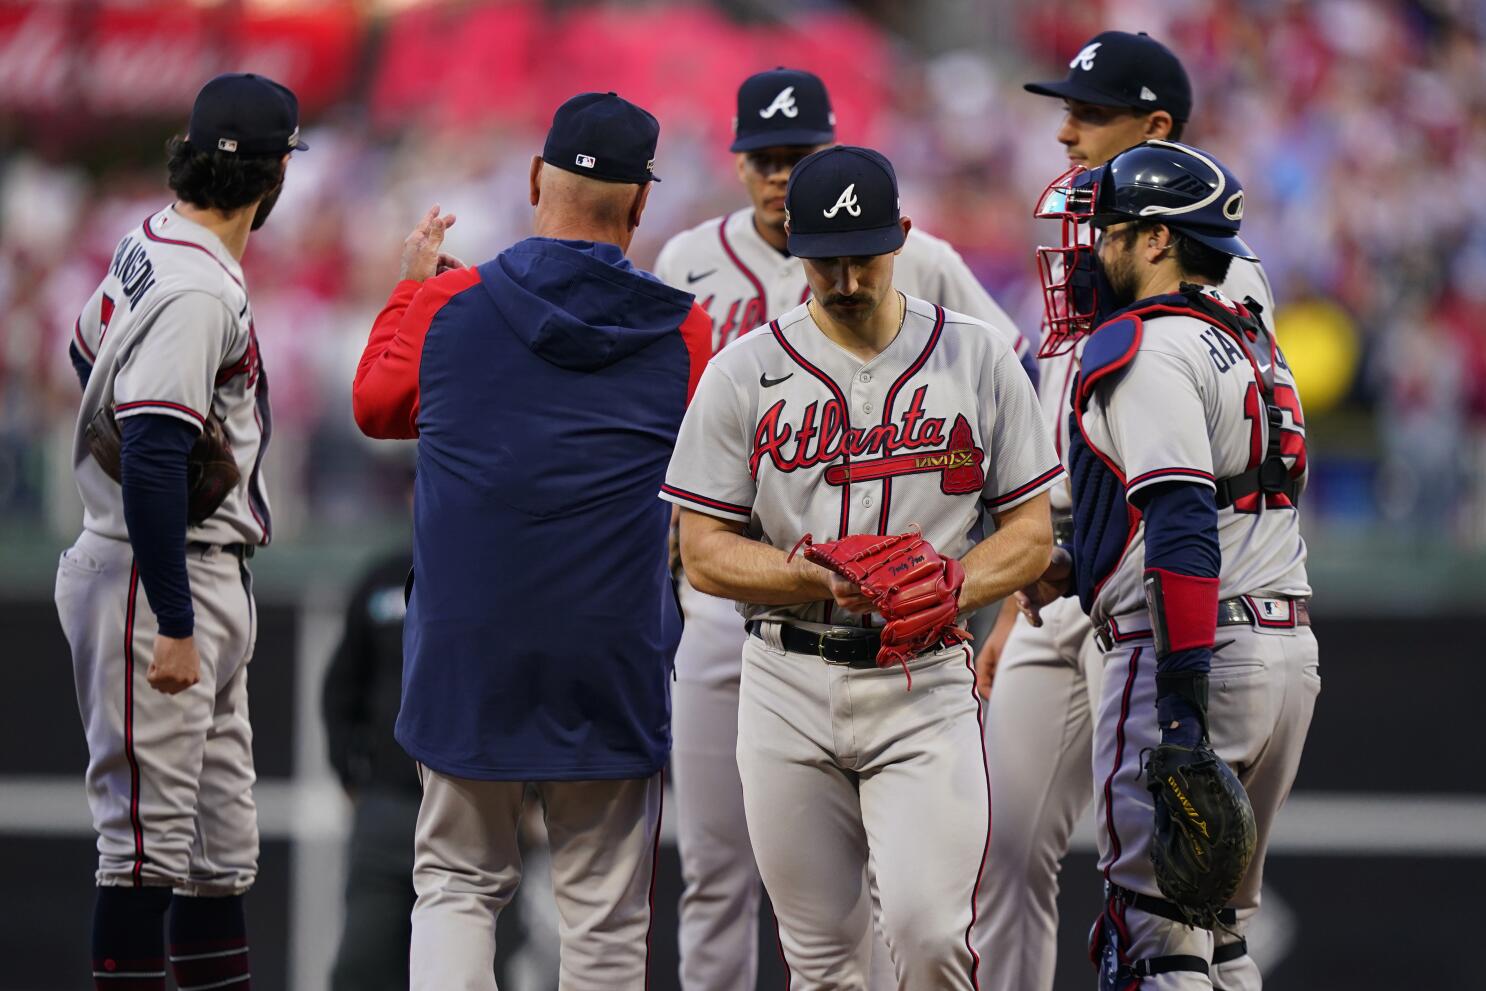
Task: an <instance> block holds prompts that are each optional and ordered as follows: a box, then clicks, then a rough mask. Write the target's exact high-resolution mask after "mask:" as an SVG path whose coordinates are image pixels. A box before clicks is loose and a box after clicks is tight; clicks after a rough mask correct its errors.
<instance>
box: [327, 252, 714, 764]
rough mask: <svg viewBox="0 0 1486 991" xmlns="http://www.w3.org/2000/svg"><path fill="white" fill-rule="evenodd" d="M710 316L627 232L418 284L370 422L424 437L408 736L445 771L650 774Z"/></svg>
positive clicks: (366, 392) (660, 731)
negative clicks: (687, 448)
mask: <svg viewBox="0 0 1486 991" xmlns="http://www.w3.org/2000/svg"><path fill="white" fill-rule="evenodd" d="M710 337H711V322H710V320H708V318H707V316H706V314H705V313H704V312H703V311H702V310H701V309H700V308H699V307H697V306H696V305H695V302H694V299H693V297H692V296H690V295H689V294H687V293H684V292H681V291H679V290H676V289H672V288H670V287H669V286H666V285H664V284H663V283H661V282H659V281H658V280H656V279H655V278H654V277H652V276H650V275H649V274H647V273H644V272H641V271H639V270H638V269H635V268H634V267H633V266H631V265H630V263H629V262H628V261H627V260H625V258H624V256H623V254H622V252H621V251H620V249H619V248H618V247H617V246H615V245H612V244H602V243H598V244H596V243H592V242H587V241H559V240H552V239H549V238H528V239H526V240H525V241H521V242H519V243H518V244H516V245H514V246H513V247H511V248H509V249H507V250H506V251H504V252H502V253H501V254H500V255H498V256H497V257H496V258H494V259H492V260H491V261H489V262H487V263H485V264H484V265H481V266H479V267H478V268H469V269H459V270H454V271H449V272H445V273H443V274H442V275H439V276H437V277H435V278H433V279H430V280H428V281H427V282H424V283H417V282H411V281H406V282H403V283H400V284H399V285H398V287H397V288H396V289H395V290H394V292H393V294H392V298H391V299H390V300H389V302H388V305H387V307H386V308H385V309H384V310H383V311H382V313H381V314H380V315H379V316H378V318H377V322H376V325H375V326H374V327H373V330H372V335H371V339H370V341H369V342H368V344H367V349H366V352H365V354H364V355H363V356H362V360H361V367H360V368H359V369H358V371H357V375H356V386H355V391H354V396H355V406H356V419H357V422H358V423H359V424H360V425H361V427H362V430H363V431H364V432H366V433H367V434H368V435H370V436H374V437H412V436H416V437H417V438H418V475H417V482H416V485H415V492H414V508H413V517H414V541H413V580H412V584H411V592H410V598H409V601H408V614H407V620H406V623H405V628H404V639H403V652H404V665H403V691H402V706H401V709H400V711H399V713H398V718H397V739H398V742H399V743H401V744H402V746H403V749H405V750H406V751H407V752H408V753H409V754H410V755H411V756H412V757H414V758H415V759H416V760H418V761H420V762H422V763H424V764H426V765H428V766H429V767H430V768H432V769H433V770H435V771H438V772H439V773H441V774H447V775H451V776H455V777H463V778H478V779H487V780H526V781H542V780H588V779H605V778H642V777H648V776H650V775H652V774H654V773H656V772H657V771H659V770H660V768H661V767H662V766H663V765H664V763H665V761H666V758H667V755H668V754H669V751H670V686H669V679H670V674H671V667H672V661H673V659H674V655H675V651H676V644H677V641H678V640H679V639H680V635H681V620H680V614H679V610H678V608H677V605H676V599H675V593H674V590H673V587H672V584H671V576H670V572H669V567H668V560H667V550H666V533H667V526H668V523H669V518H670V516H669V514H670V508H669V507H668V506H667V505H666V504H665V503H663V502H661V501H660V500H659V499H657V498H656V495H655V493H656V491H657V490H658V489H659V487H660V484H661V483H662V482H663V481H664V479H665V472H666V465H667V463H668V461H669V459H670V456H671V450H672V447H673V446H674V444H675V440H676V433H677V431H678V430H679V429H680V427H681V418H682V415H683V414H684V412H685V410H686V404H687V402H688V401H689V399H690V396H691V392H692V390H693V389H694V388H695V386H696V381H697V379H698V378H700V375H701V370H702V368H703V366H704V365H705V363H706V360H707V358H708V357H709V356H710Z"/></svg>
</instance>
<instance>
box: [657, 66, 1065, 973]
mask: <svg viewBox="0 0 1486 991" xmlns="http://www.w3.org/2000/svg"><path fill="white" fill-rule="evenodd" d="M835 124H836V119H835V115H834V114H833V113H832V111H831V105H830V96H829V94H828V93H827V91H826V88H825V85H824V84H823V83H822V82H821V80H820V79H819V77H817V76H815V75H814V74H812V73H809V72H804V71H801V70H796V69H784V68H779V69H773V70H770V71H767V72H760V73H758V74H756V75H753V76H750V77H748V78H747V79H746V80H744V81H743V84H742V85H741V86H740V87H739V88H738V116H737V117H736V119H735V127H734V131H735V134H734V141H733V144H732V147H731V149H730V150H731V151H733V152H736V153H737V171H738V179H739V181H740V182H741V183H742V184H743V187H744V188H745V189H746V190H747V191H748V196H749V199H750V200H751V201H752V206H751V207H750V208H744V209H742V210H738V211H736V212H734V213H730V214H727V215H726V216H723V217H717V218H714V219H712V220H709V221H707V222H706V223H703V224H701V225H699V226H697V227H694V228H692V229H691V230H687V231H683V232H682V233H680V234H677V235H676V236H675V237H673V238H671V240H670V241H668V242H667V243H666V245H665V247H663V248H662V249H661V252H660V255H659V257H658V258H657V260H656V263H655V274H656V275H658V276H659V277H660V278H661V279H662V280H664V281H666V282H668V283H670V284H671V285H673V286H675V287H677V288H678V289H683V290H685V291H687V292H691V293H695V294H696V296H697V300H698V301H699V302H700V303H701V304H702V306H703V307H704V308H705V309H706V310H707V311H708V313H709V314H710V315H711V317H712V330H713V337H712V343H713V350H714V351H721V350H722V349H723V347H725V346H726V345H727V344H728V343H730V342H731V341H734V340H737V339H738V338H739V337H741V336H742V335H743V334H744V333H746V332H747V331H749V330H752V329H753V328H754V327H757V326H759V325H760V324H762V323H764V322H765V321H766V320H768V319H769V318H770V317H774V316H778V315H780V314H783V313H785V312H787V311H789V310H790V309H792V308H794V307H796V306H798V305H799V304H800V303H801V302H803V301H804V300H805V299H807V298H808V297H809V295H810V287H809V285H808V284H807V282H806V277H805V271H804V267H803V265H802V264H801V261H800V259H799V258H797V257H795V256H794V255H792V254H791V253H790V251H789V246H788V244H787V241H786V236H785V232H784V191H785V184H786V183H787V182H788V181H789V175H790V170H791V169H792V168H793V167H794V165H795V163H797V162H798V161H799V160H800V159H802V158H804V157H805V156H806V155H809V154H810V153H812V152H814V151H817V150H819V149H820V148H823V147H825V146H827V145H830V144H833V143H834V142H835V140H836V126H835ZM893 281H894V284H895V285H896V286H897V287H898V288H899V289H901V290H902V291H903V292H905V293H907V294H908V295H910V296H916V297H919V298H921V299H926V300H929V301H930V302H934V303H938V304H939V305H941V306H943V307H945V308H946V309H949V310H953V311H955V312H958V313H964V314H966V315H967V316H971V317H974V318H976V319H977V320H980V321H982V322H984V323H985V324H987V325H988V326H990V327H991V328H992V329H993V330H994V331H995V332H996V333H997V334H998V335H999V336H1001V337H1002V338H1003V339H1004V340H1005V341H1006V342H1007V344H1008V345H1009V346H1011V347H1012V348H1013V349H1014V350H1015V353H1016V355H1017V357H1018V358H1019V359H1023V360H1024V361H1025V363H1026V365H1027V366H1029V371H1030V372H1032V373H1035V371H1036V364H1035V362H1034V361H1032V360H1031V359H1030V352H1029V347H1028V344H1027V340H1026V338H1024V337H1023V336H1022V335H1021V334H1020V333H1019V332H1018V331H1017V329H1016V327H1015V326H1014V325H1013V323H1012V321H1011V318H1010V317H1009V316H1007V314H1006V311H1005V310H1003V309H1002V308H1001V307H1000V306H999V305H998V304H997V303H996V301H995V300H994V299H992V298H991V296H990V295H989V294H988V293H987V292H986V291H985V289H984V288H983V287H982V286H981V285H980V283H979V282H978V281H977V280H976V278H975V275H974V273H972V272H971V271H970V269H969V267H968V266H967V265H966V264H965V262H964V260H963V259H962V258H961V257H960V256H959V254H958V253H956V252H955V250H954V249H953V248H952V247H950V246H949V244H947V243H946V242H944V241H942V240H940V239H938V238H936V237H933V236H931V235H929V234H925V233H923V232H922V231H921V230H919V229H918V228H916V227H915V228H914V229H912V230H911V231H909V233H908V238H907V240H906V241H905V242H904V244H903V250H902V253H901V254H899V255H898V256H897V259H896V262H895V265H894V270H893ZM679 588H680V594H681V603H682V607H683V609H684V611H685V615H686V628H685V630H684V632H683V633H682V637H681V646H680V648H679V649H678V650H677V654H676V683H675V685H674V687H673V689H672V707H673V708H672V727H671V728H672V734H673V738H674V744H673V749H672V751H671V770H672V775H673V777H672V783H673V785H674V787H675V791H676V806H677V810H676V817H677V820H676V821H677V840H678V846H679V848H680V854H681V872H682V878H683V881H684V884H685V887H684V891H683V894H682V896H681V932H680V949H681V985H682V987H683V988H684V989H685V991H753V987H754V984H755V982H756V979H757V972H758V961H757V953H756V950H757V947H758V921H757V920H758V903H759V892H760V883H759V877H758V868H757V867H756V866H755V864H754V861H753V853H752V850H751V849H750V847H749V843H748V832H747V829H746V827H745V825H744V819H743V789H742V785H741V784H740V783H739V781H738V768H737V761H736V759H735V757H734V753H733V751H734V749H735V744H736V741H737V735H738V679H739V675H740V667H739V665H740V659H741V657H742V646H743V638H744V631H743V623H742V620H741V619H740V617H739V615H738V611H737V607H736V606H735V604H734V603H732V602H731V601H729V600H727V599H725V598H720V597H716V596H711V595H704V594H702V593H701V592H698V591H697V590H696V589H695V588H694V587H693V586H692V584H691V583H690V582H688V581H686V579H685V576H684V575H683V576H682V578H681V580H680V582H679Z"/></svg>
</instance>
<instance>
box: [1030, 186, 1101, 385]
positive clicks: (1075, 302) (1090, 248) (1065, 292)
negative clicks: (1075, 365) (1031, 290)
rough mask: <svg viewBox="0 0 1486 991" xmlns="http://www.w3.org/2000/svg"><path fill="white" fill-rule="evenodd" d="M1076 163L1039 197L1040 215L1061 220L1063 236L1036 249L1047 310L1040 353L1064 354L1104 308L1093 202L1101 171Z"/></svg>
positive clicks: (1096, 196)
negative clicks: (1048, 244)
mask: <svg viewBox="0 0 1486 991" xmlns="http://www.w3.org/2000/svg"><path fill="white" fill-rule="evenodd" d="M1101 171H1102V169H1095V170H1094V171H1092V172H1091V171H1090V170H1088V169H1086V168H1085V167H1084V166H1082V165H1075V166H1073V168H1071V169H1069V170H1068V171H1067V172H1064V173H1063V174H1062V175H1060V176H1058V178H1056V179H1054V180H1053V181H1052V182H1051V183H1049V184H1048V187H1047V189H1046V190H1044V191H1043V193H1042V196H1041V198H1040V199H1039V200H1038V201H1037V210H1036V217H1037V219H1039V220H1056V221H1058V222H1059V223H1060V225H1061V233H1062V239H1061V243H1060V244H1058V245H1057V246H1043V247H1039V248H1038V249H1037V270H1038V274H1039V275H1040V276H1041V278H1042V305H1043V310H1044V313H1045V319H1044V326H1043V334H1042V346H1041V347H1039V348H1038V349H1037V357H1039V358H1051V357H1053V356H1054V355H1059V354H1063V353H1064V352H1066V351H1068V350H1069V349H1070V348H1072V347H1073V345H1074V344H1075V343H1076V342H1077V341H1078V339H1079V338H1080V337H1082V336H1083V335H1084V334H1087V333H1088V332H1089V331H1090V330H1091V329H1093V325H1094V316H1095V314H1096V313H1097V312H1098V309H1099V290H1098V284H1099V281H1100V280H1099V279H1098V278H1097V277H1096V276H1097V274H1098V268H1099V258H1098V256H1097V255H1096V254H1095V253H1094V202H1095V200H1096V199H1098V196H1099V181H1098V173H1099V172H1101Z"/></svg>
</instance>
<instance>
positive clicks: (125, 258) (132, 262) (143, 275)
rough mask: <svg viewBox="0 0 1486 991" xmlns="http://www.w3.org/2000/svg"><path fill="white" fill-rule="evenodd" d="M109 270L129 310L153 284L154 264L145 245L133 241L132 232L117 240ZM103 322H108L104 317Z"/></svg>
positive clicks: (136, 304) (142, 297)
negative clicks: (117, 281)
mask: <svg viewBox="0 0 1486 991" xmlns="http://www.w3.org/2000/svg"><path fill="white" fill-rule="evenodd" d="M109 272H110V274H112V275H113V277H114V278H116V279H118V280H119V285H120V288H121V289H122V290H123V295H124V296H125V297H126V298H127V299H128V300H129V309H131V310H132V309H134V308H135V307H137V306H139V301H140V300H142V299H144V297H145V294H146V293H148V292H149V291H150V290H151V289H153V288H154V286H155V264H154V262H152V261H150V256H149V252H148V251H147V250H145V246H144V245H142V244H140V243H139V242H137V241H135V240H134V236H133V235H132V234H131V235H129V236H128V237H126V238H124V239H123V240H122V241H120V242H119V246H118V248H117V249H116V250H115V251H114V259H113V262H112V263H111V264H110V265H109ZM104 322H105V323H107V322H108V321H107V319H106V318H105V320H104Z"/></svg>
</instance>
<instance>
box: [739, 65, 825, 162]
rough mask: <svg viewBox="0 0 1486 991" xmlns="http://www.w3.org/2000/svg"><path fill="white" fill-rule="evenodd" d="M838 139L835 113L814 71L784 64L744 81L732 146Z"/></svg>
mask: <svg viewBox="0 0 1486 991" xmlns="http://www.w3.org/2000/svg"><path fill="white" fill-rule="evenodd" d="M835 140H836V114H835V113H834V112H833V111H832V110H831V97H830V95H829V94H828V93H826V84H825V83H823V82H821V81H820V77H819V76H817V75H815V74H814V73H810V72H805V71H804V70H803V69H786V68H785V67H784V66H780V67H779V68H777V69H770V70H769V71H768V72H760V73H756V74H755V75H752V76H749V77H748V78H747V79H745V80H743V85H742V86H739V87H738V116H736V117H734V118H733V143H732V146H731V147H730V148H729V149H728V150H729V151H757V150H758V149H760V148H776V147H788V146H791V145H793V146H799V145H828V144H830V143H831V142H832V141H835Z"/></svg>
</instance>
